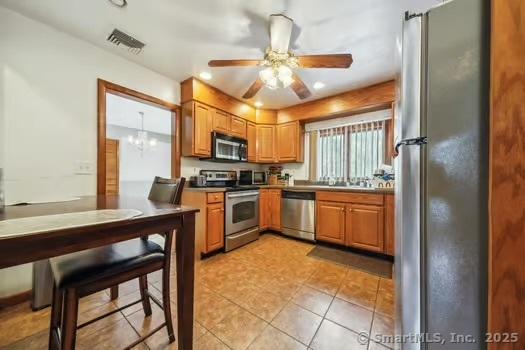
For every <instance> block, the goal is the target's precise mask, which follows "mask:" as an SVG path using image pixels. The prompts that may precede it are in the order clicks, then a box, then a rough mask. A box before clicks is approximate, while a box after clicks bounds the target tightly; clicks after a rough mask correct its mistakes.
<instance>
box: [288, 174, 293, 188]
mask: <svg viewBox="0 0 525 350" xmlns="http://www.w3.org/2000/svg"><path fill="white" fill-rule="evenodd" d="M294 183H295V181H294V179H293V175H290V177H288V186H293V185H294Z"/></svg>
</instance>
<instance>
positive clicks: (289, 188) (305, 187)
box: [260, 185, 394, 194]
mask: <svg viewBox="0 0 525 350" xmlns="http://www.w3.org/2000/svg"><path fill="white" fill-rule="evenodd" d="M260 188H278V189H282V190H287V191H308V190H309V191H331V192H359V193H377V194H394V189H393V188H364V187H357V186H355V187H354V186H351V187H344V186H321V185H297V186H282V185H262V186H260Z"/></svg>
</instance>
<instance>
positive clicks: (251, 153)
mask: <svg viewBox="0 0 525 350" xmlns="http://www.w3.org/2000/svg"><path fill="white" fill-rule="evenodd" d="M246 139H247V140H248V162H256V161H257V126H256V125H255V123H250V122H248V123H247V125H246Z"/></svg>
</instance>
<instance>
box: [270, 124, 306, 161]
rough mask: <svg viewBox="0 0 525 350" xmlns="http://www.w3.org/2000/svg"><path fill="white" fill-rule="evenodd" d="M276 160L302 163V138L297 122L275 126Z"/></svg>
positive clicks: (300, 128)
mask: <svg viewBox="0 0 525 350" xmlns="http://www.w3.org/2000/svg"><path fill="white" fill-rule="evenodd" d="M276 128H277V131H276V132H277V160H278V161H279V162H302V161H303V147H304V145H303V143H304V136H303V131H302V127H301V125H300V123H299V122H291V123H285V124H279V125H277V127H276Z"/></svg>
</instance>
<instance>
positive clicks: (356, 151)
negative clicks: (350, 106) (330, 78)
mask: <svg viewBox="0 0 525 350" xmlns="http://www.w3.org/2000/svg"><path fill="white" fill-rule="evenodd" d="M381 112H383V113H382V114H380V115H381V116H382V117H381V118H377V113H376V114H373V113H371V114H372V115H369V114H367V118H363V117H364V115H363V116H361V118H356V117H355V116H354V117H353V118H352V117H347V118H340V119H335V120H333V121H329V123H326V122H324V123H323V122H320V123H312V124H315V125H310V127H308V126H307V131H308V138H309V143H310V179H311V180H314V181H329V180H330V179H333V180H335V181H341V182H345V181H349V182H356V181H358V180H360V179H363V178H368V177H372V176H373V174H374V170H376V169H377V168H379V166H380V165H382V164H384V163H385V162H386V154H387V148H386V144H387V142H386V141H385V140H386V137H387V134H388V133H389V132H390V130H389V128H390V124H391V123H390V120H389V119H390V113H388V114H386V115H385V113H386V111H381ZM388 112H389V111H388ZM370 119H372V120H370Z"/></svg>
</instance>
